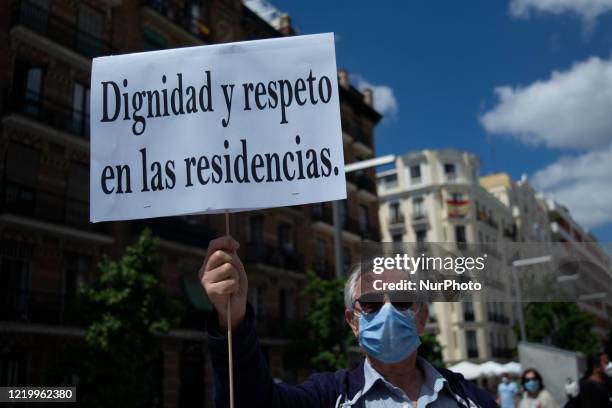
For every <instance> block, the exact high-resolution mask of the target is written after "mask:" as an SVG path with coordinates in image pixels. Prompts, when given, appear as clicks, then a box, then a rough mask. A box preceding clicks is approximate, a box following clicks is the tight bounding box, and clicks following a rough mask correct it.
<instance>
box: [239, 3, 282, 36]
mask: <svg viewBox="0 0 612 408" xmlns="http://www.w3.org/2000/svg"><path fill="white" fill-rule="evenodd" d="M243 3H244V5H245V6H247V7H248V8H249V9H251V11H253V12H255V14H257V15H258V16H259V17H261V18H262V19H263V20H265V21H267V22H268V24H270V25H271V26H272V27H274V28H276V29H279V28H280V19H281V16H282V15H283V12H282V11H280V10H279V9H277V8H276V7H274V6H273V5H272V4H271V3H270V2H268V1H266V0H244V1H243Z"/></svg>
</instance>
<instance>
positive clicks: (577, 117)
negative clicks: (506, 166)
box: [480, 57, 612, 149]
mask: <svg viewBox="0 0 612 408" xmlns="http://www.w3.org/2000/svg"><path fill="white" fill-rule="evenodd" d="M495 93H496V94H497V96H498V98H499V101H498V104H497V106H495V107H494V108H493V109H491V110H490V111H488V112H486V113H484V114H483V115H482V116H481V117H480V122H481V123H482V125H483V126H484V128H485V129H486V131H487V132H488V133H493V134H506V135H509V136H510V137H514V138H516V139H518V140H520V141H522V142H524V143H528V144H536V145H537V144H544V145H546V146H549V147H558V148H579V149H594V148H601V147H607V146H608V145H609V143H610V140H612V61H609V60H602V59H600V58H597V57H592V58H590V59H588V60H586V61H583V62H580V63H576V64H574V65H573V66H572V67H571V68H569V69H568V70H566V71H553V73H552V74H551V76H550V78H548V79H547V80H544V81H536V82H534V83H532V84H530V85H528V86H525V87H521V86H517V87H515V88H513V87H511V86H500V87H497V88H495Z"/></svg>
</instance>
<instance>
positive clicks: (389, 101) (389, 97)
mask: <svg viewBox="0 0 612 408" xmlns="http://www.w3.org/2000/svg"><path fill="white" fill-rule="evenodd" d="M351 79H352V80H353V81H354V82H355V86H356V87H357V89H359V90H360V91H361V92H363V90H364V89H366V88H369V89H371V90H372V93H373V94H374V109H376V110H377V111H378V112H379V113H380V114H382V115H383V116H385V117H390V118H392V119H395V118H396V117H397V113H398V103H397V99H396V98H395V93H394V92H393V89H392V88H391V87H389V86H387V85H373V84H372V83H370V82H369V81H368V80H366V79H365V78H363V77H362V76H361V75H359V74H353V75H351Z"/></svg>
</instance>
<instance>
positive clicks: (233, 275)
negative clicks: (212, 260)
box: [204, 262, 240, 283]
mask: <svg viewBox="0 0 612 408" xmlns="http://www.w3.org/2000/svg"><path fill="white" fill-rule="evenodd" d="M204 279H205V280H206V282H207V283H217V282H222V281H224V280H229V279H235V280H238V279H240V272H239V271H238V270H237V269H236V267H235V266H234V265H233V264H231V263H229V262H228V263H224V264H223V265H220V266H218V267H216V268H215V269H212V270H209V271H208V272H206V275H205V276H204Z"/></svg>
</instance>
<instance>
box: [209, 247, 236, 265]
mask: <svg viewBox="0 0 612 408" xmlns="http://www.w3.org/2000/svg"><path fill="white" fill-rule="evenodd" d="M233 261H234V257H233V256H232V253H231V252H226V251H224V250H222V249H218V250H216V251H215V252H213V253H212V255H210V256H209V257H208V258H207V259H206V269H207V270H211V269H215V268H216V267H218V266H220V265H223V264H224V263H227V262H233Z"/></svg>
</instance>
